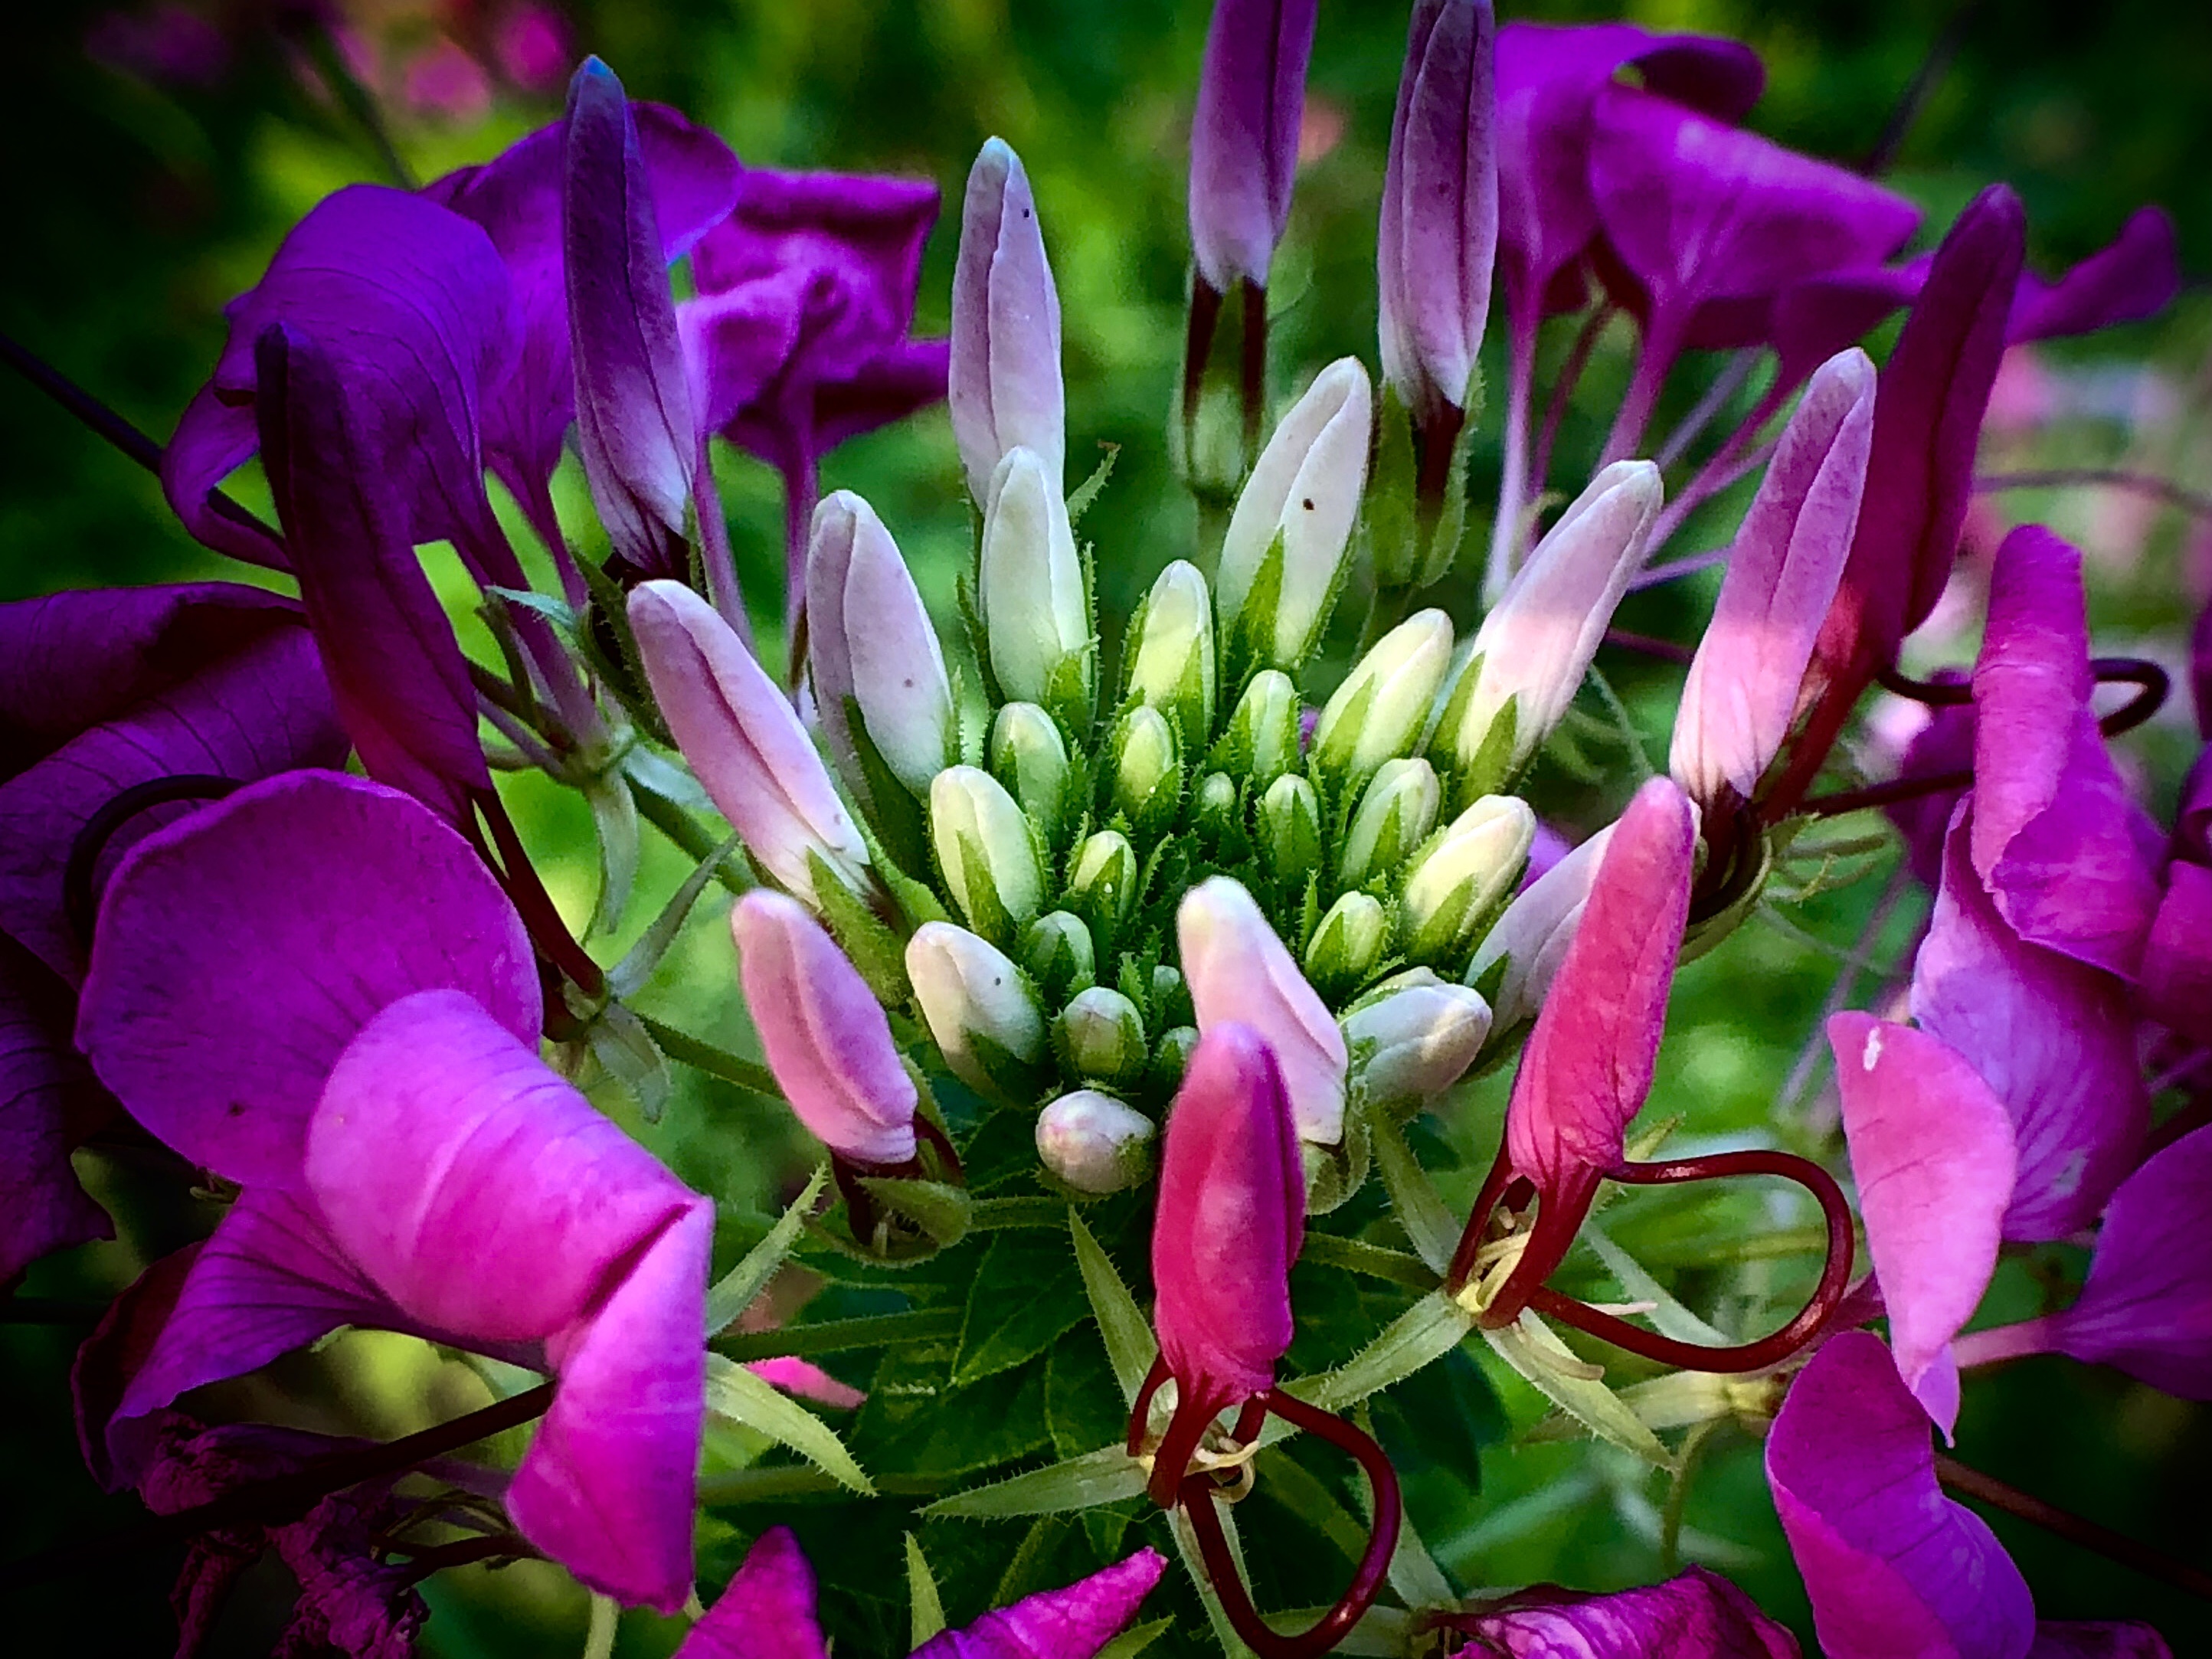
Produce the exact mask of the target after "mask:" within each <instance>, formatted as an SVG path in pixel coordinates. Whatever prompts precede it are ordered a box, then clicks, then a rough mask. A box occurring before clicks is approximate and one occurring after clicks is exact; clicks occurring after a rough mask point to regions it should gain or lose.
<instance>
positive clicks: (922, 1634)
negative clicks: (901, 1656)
mask: <svg viewBox="0 0 2212 1659" xmlns="http://www.w3.org/2000/svg"><path fill="white" fill-rule="evenodd" d="M906 1591H907V1602H908V1607H909V1608H910V1609H911V1612H910V1613H909V1614H908V1619H909V1623H908V1627H907V1628H908V1635H907V1640H908V1643H909V1644H911V1645H913V1646H915V1647H917V1648H918V1647H920V1646H921V1644H923V1643H924V1642H927V1641H928V1640H929V1639H930V1638H932V1637H933V1636H935V1635H936V1634H937V1633H938V1632H940V1631H942V1630H943V1629H944V1628H945V1603H944V1602H943V1601H939V1599H938V1595H937V1580H936V1579H935V1577H933V1576H932V1575H931V1573H930V1571H929V1558H928V1557H927V1556H925V1555H924V1554H923V1553H921V1540H920V1539H918V1538H916V1537H915V1535H914V1534H912V1533H908V1534H907V1535H906Z"/></svg>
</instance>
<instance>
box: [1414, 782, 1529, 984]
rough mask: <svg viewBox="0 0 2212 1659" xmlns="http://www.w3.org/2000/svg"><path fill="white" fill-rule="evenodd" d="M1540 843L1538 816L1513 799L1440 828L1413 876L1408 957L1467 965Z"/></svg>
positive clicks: (1481, 806) (1490, 801) (1497, 798)
mask: <svg viewBox="0 0 2212 1659" xmlns="http://www.w3.org/2000/svg"><path fill="white" fill-rule="evenodd" d="M1535 839H1536V815H1535V814H1534V812H1532V811H1529V810H1528V802H1526V801H1524V800H1522V799H1520V798H1519V797H1517V796H1513V795H1486V796H1484V797H1483V798H1482V799H1480V800H1479V801H1477V802H1475V803H1474V805H1472V806H1470V807H1468V809H1467V811H1464V812H1462V813H1461V814H1460V815H1459V817H1456V818H1455V819H1453V820H1452V822H1451V823H1449V825H1447V826H1446V827H1445V828H1444V829H1441V830H1439V831H1438V832H1437V835H1436V836H1435V837H1434V839H1432V840H1431V842H1430V843H1429V845H1428V847H1427V848H1425V850H1424V851H1423V852H1422V853H1421V854H1420V856H1419V860H1417V861H1416V862H1415V864H1414V866H1413V870H1412V871H1411V872H1410V873H1408V874H1407V878H1406V890H1405V893H1404V896H1403V898H1402V908H1401V916H1400V924H1399V925H1400V930H1401V933H1402V935H1403V937H1404V939H1405V950H1406V955H1407V957H1409V958H1411V959H1412V960H1413V961H1414V962H1417V963H1425V964H1428V965H1430V966H1445V967H1449V969H1451V970H1452V971H1453V972H1455V973H1456V972H1457V971H1458V969H1459V964H1460V963H1462V962H1463V961H1464V960H1465V959H1466V957H1467V956H1468V953H1469V952H1470V951H1473V950H1474V943H1475V940H1476V939H1479V938H1480V937H1481V934H1482V930H1483V928H1484V927H1486V926H1487V925H1488V924H1489V921H1490V919H1491V917H1492V915H1494V914H1495V913H1496V911H1497V909H1498V906H1499V905H1500V904H1502V903H1504V901H1505V898H1506V896H1507V895H1508V894H1510V892H1511V891H1512V890H1513V884H1514V883H1515V882H1516V881H1517V880H1518V879H1519V878H1520V875H1521V870H1522V866H1523V865H1525V864H1526V863H1527V862H1528V848H1530V846H1531V845H1533V844H1534V842H1535Z"/></svg>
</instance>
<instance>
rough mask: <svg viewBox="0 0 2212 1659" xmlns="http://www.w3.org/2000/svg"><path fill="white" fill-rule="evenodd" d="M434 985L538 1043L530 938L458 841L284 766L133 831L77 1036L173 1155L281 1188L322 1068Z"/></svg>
mask: <svg viewBox="0 0 2212 1659" xmlns="http://www.w3.org/2000/svg"><path fill="white" fill-rule="evenodd" d="M438 988H450V989H454V990H459V991H465V992H466V993H467V994H469V995H470V996H471V997H472V998H474V999H475V1000H476V1001H477V1002H478V1003H479V1004H481V1005H482V1006H483V1007H484V1009H485V1010H487V1011H488V1012H489V1013H490V1014H491V1015H492V1017H494V1018H496V1019H497V1020H498V1022H499V1023H500V1024H501V1025H502V1026H504V1027H505V1028H506V1029H507V1030H508V1031H510V1032H512V1033H513V1035H514V1036H515V1037H516V1038H517V1040H519V1041H521V1042H535V1041H536V1040H537V1036H538V1024H539V1020H540V1018H541V1013H542V1003H541V997H540V993H539V989H538V976H537V974H536V971H535V969H534V968H533V965H532V957H531V952H530V945H529V941H528V939H527V938H526V936H525V934H524V933H523V930H522V925H521V922H520V921H519V920H518V919H517V918H516V916H515V914H514V911H513V907H512V906H510V905H509V904H508V902H507V897H506V896H505V895H504V894H503V893H501V891H500V889H499V886H498V884H497V883H496V882H495V881H494V880H493V879H492V877H491V874H490V872H489V871H488V870H486V869H485V868H484V866H483V860H480V859H478V858H477V855H476V854H475V853H474V852H473V851H471V849H470V848H469V846H468V844H467V843H466V842H463V841H462V840H461V838H460V837H459V836H457V835H455V834H454V833H453V831H452V830H451V829H448V828H447V827H446V825H445V824H443V823H441V822H439V821H438V819H437V818H435V817H433V816H431V814H430V813H429V812H428V811H425V810H424V809H423V808H422V806H420V805H417V804H416V803H415V802H414V801H412V800H410V799H408V798H407V797H406V796H404V795H401V794H399V793H396V792H394V791H392V790H390V789H386V788H384V787H380V786H379V785H377V784H374V783H368V782H364V781H361V780H359V779H356V778H348V777H343V776H341V775H337V774H334V773H327V772H295V773H289V774H287V775H283V776H282V777H276V778H271V779H270V780H268V781H266V782H264V783H258V784H253V785H250V786H248V787H246V788H244V789H241V790H240V791H239V792H238V793H236V794H234V795H233V796H231V797H230V798H229V799H228V800H225V801H222V802H221V803H219V804H217V805H212V806H208V807H204V808H202V809H201V810H200V811H197V812H195V813H193V814H191V816H190V817H187V818H185V820H184V821H183V822H181V823H177V824H173V825H172V826H171V827H169V828H168V829H163V830H161V831H159V832H158V833H156V834H155V835H153V836H149V837H148V838H147V839H146V840H145V841H144V842H142V843H140V845H139V846H138V847H137V848H135V849H134V850H133V851H132V853H131V856H130V858H129V859H128V860H125V863H124V865H123V866H122V867H121V868H120V869H118V871H117V872H116V874H115V877H114V879H113V880H112V881H111V882H110V883H109V884H108V889H107V895H106V904H105V907H104V908H103V911H102V914H101V921H100V932H99V933H98V936H97V937H96V939H94V945H93V953H92V965H91V968H90V970H89V971H88V974H87V975H86V977H85V985H84V994H83V998H82V1011H81V1012H80V1014H79V1017H78V1022H77V1042H78V1044H79V1046H80V1047H81V1048H82V1049H83V1050H84V1052H85V1054H87V1055H88V1057H89V1058H90V1060H92V1064H93V1069H94V1071H95V1072H96V1073H98V1074H99V1076H100V1080H101V1081H102V1082H104V1083H105V1084H106V1085H107V1086H108V1087H109V1088H110V1089H112V1091H114V1092H115V1094H116V1096H117V1097H118V1099H120V1100H121V1101H122V1102H123V1103H124V1104H125V1106H126V1107H128V1108H129V1109H131V1113H132V1115H135V1116H136V1117H137V1118H138V1120H139V1121H141V1122H143V1123H144V1124H145V1125H146V1127H149V1129H151V1130H153V1131H154V1133H155V1134H157V1135H158V1136H160V1137H161V1139H163V1140H165V1141H167V1142H168V1144H169V1145H171V1146H174V1147H175V1148H176V1149H177V1150H178V1151H179V1152H182V1153H184V1155H185V1157H187V1158H191V1159H192V1160H193V1161H194V1162H195V1163H198V1164H204V1165H206V1166H207V1167H208V1168H210V1169H211V1170H215V1171H216V1173H218V1174H220V1175H222V1176H227V1177H228V1178H229V1179H231V1180H234V1181H240V1182H245V1183H246V1184H247V1185H248V1186H250V1187H259V1186H268V1187H272V1188H288V1187H296V1186H297V1185H298V1183H299V1182H300V1180H301V1169H300V1164H301V1156H302V1151H303V1146H304V1142H305V1137H306V1133H307V1118H308V1115H309V1114H310V1113H311V1112H312V1111H313V1109H314V1107H315V1103H316V1102H317V1100H318V1099H319V1098H320V1097H321V1094H322V1090H323V1083H324V1079H325V1078H326V1077H327V1076H328V1075H329V1073H330V1069H331V1066H332V1065H334V1064H335V1063H336V1062H337V1058H338V1055H339V1054H341V1053H342V1052H343V1050H344V1048H345V1047H346V1045H347V1044H348V1043H349V1042H352V1041H353V1038H354V1036H355V1035H356V1033H357V1032H358V1031H359V1030H361V1029H362V1026H364V1025H366V1024H368V1022H369V1021H370V1020H371V1019H373V1018H374V1017H375V1016H376V1014H377V1013H378V1012H380V1010H382V1009H383V1008H384V1007H386V1006H387V1005H388V1004H390V1003H392V1002H395V1001H397V1000H399V999H400V998H401V997H404V996H406V995H407V994H410V992H415V991H422V990H430V989H438Z"/></svg>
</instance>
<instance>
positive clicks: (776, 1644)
mask: <svg viewBox="0 0 2212 1659" xmlns="http://www.w3.org/2000/svg"><path fill="white" fill-rule="evenodd" d="M676 1659H829V1646H828V1644H825V1643H824V1642H823V1639H822V1626H820V1625H819V1624H818V1623H817V1622H816V1620H815V1617H814V1569H813V1568H811V1567H810V1566H808V1565H807V1564H806V1557H805V1555H803V1554H801V1553H799V1541H798V1540H797V1539H796V1538H794V1537H793V1536H792V1535H791V1528H788V1527H770V1528H769V1529H768V1530H767V1531H766V1532H764V1533H763V1534H761V1535H760V1536H759V1537H758V1538H757V1539H755V1540H754V1541H753V1547H752V1548H751V1549H750V1550H748V1551H747V1552H746V1553H745V1560H744V1565H743V1566H741V1567H739V1568H738V1571H737V1576H736V1577H733V1578H732V1579H731V1580H730V1586H729V1588H728V1589H726V1590H724V1591H723V1592H722V1594H721V1595H720V1596H719V1597H718V1598H717V1599H716V1601H715V1602H714V1606H713V1607H709V1608H708V1609H707V1616H706V1617H705V1618H704V1619H702V1620H700V1621H699V1622H698V1623H697V1624H696V1625H694V1626H692V1627H691V1633H690V1635H689V1636H686V1637H685V1638H684V1643H683V1645H682V1646H680V1647H678V1649H677V1650H676Z"/></svg>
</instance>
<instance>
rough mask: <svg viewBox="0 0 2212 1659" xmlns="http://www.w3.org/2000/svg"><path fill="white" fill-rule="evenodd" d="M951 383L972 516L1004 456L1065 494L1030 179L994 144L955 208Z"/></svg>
mask: <svg viewBox="0 0 2212 1659" xmlns="http://www.w3.org/2000/svg"><path fill="white" fill-rule="evenodd" d="M950 374H951V380H950V383H949V386H948V387H947V392H946V396H947V398H948V399H949V401H950V402H951V407H952V435H953V437H954V439H955V440H956V441H957V442H958V444H959V446H960V459H961V463H962V465H964V466H965V467H966V468H967V469H968V489H969V493H970V494H972V495H974V496H975V501H976V504H977V505H978V506H980V507H983V508H985V509H986V510H988V508H989V507H990V505H991V479H992V475H993V474H994V473H995V472H996V471H998V468H999V463H1000V460H1002V459H1005V457H1006V453H1007V452H1008V451H1009V450H1012V449H1017V448H1018V449H1027V450H1030V451H1032V452H1033V453H1036V455H1037V456H1038V458H1039V459H1042V461H1043V463H1044V470H1045V476H1046V478H1047V479H1048V482H1049V483H1050V484H1051V486H1052V488H1053V489H1054V490H1055V491H1058V490H1060V489H1062V488H1064V487H1065V486H1064V484H1063V483H1062V478H1061V475H1062V473H1063V472H1064V471H1066V465H1067V430H1066V427H1067V411H1066V392H1065V390H1064V389H1063V387H1062V386H1061V384H1060V294H1059V291H1058V290H1057V289H1054V286H1053V281H1052V266H1051V264H1049V263H1048V261H1047V260H1046V258H1045V254H1044V237H1043V234H1042V231H1041V230H1040V228H1039V227H1038V224H1037V214H1036V198H1035V197H1033V196H1031V195H1030V179H1029V174H1028V173H1026V172H1024V170H1023V167H1022V162H1021V158H1020V157H1019V156H1018V155H1015V154H1014V152H1013V151H1012V149H1008V148H1007V147H1006V144H1005V143H1002V142H1001V141H1000V140H999V139H996V138H994V139H992V140H990V142H988V143H986V144H985V145H984V146H983V149H982V153H981V154H980V155H977V156H976V158H975V166H974V167H972V168H970V169H969V173H968V193H967V196H966V197H965V199H964V200H963V203H962V204H961V214H960V254H959V258H958V260H957V263H956V264H955V265H954V266H953V270H952V356H951V368H950Z"/></svg>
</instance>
